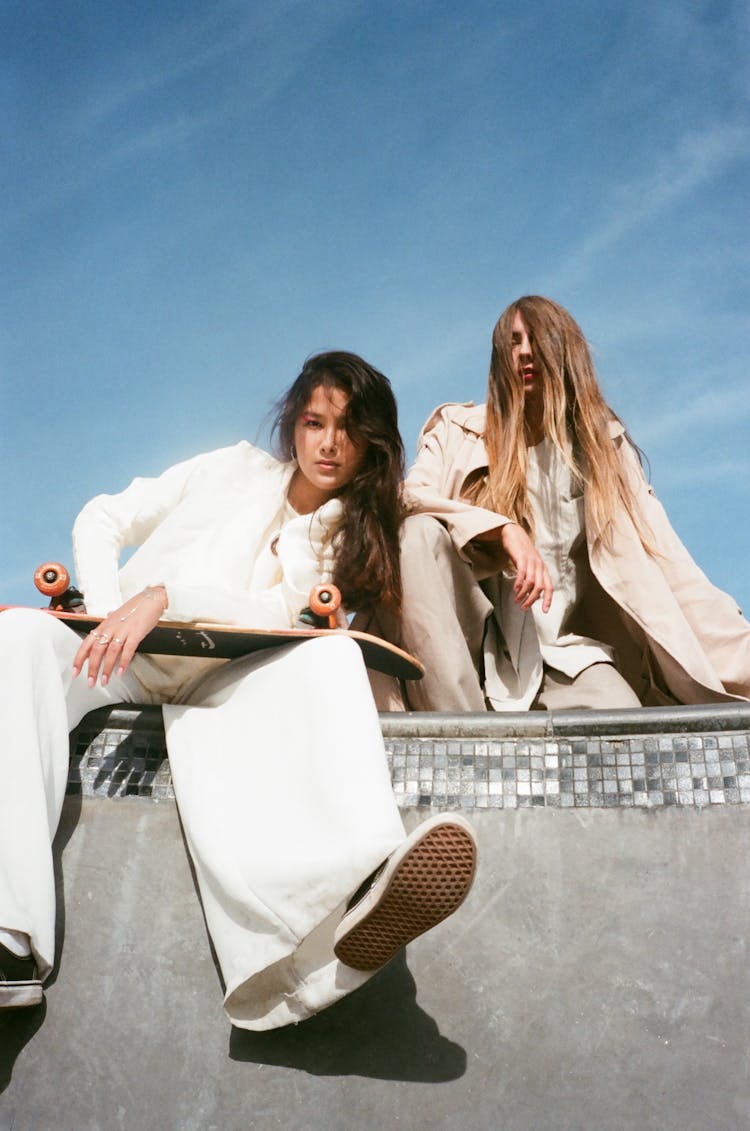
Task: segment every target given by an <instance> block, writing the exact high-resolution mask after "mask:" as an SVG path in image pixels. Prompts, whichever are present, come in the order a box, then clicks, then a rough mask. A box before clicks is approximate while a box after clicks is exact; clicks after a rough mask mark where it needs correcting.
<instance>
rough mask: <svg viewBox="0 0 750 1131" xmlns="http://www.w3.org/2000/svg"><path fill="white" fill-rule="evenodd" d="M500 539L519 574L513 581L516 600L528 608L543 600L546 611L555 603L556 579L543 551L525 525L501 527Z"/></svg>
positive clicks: (510, 524) (523, 607) (543, 608)
mask: <svg viewBox="0 0 750 1131" xmlns="http://www.w3.org/2000/svg"><path fill="white" fill-rule="evenodd" d="M500 542H501V543H502V547H503V549H504V550H505V553H506V554H507V555H508V557H509V559H510V561H511V564H512V565H513V568H514V569H515V573H516V580H515V581H514V582H513V592H514V594H515V597H514V600H515V602H516V604H517V605H520V606H521V608H522V609H523V610H524V611H526V609H530V608H531V606H532V605H533V604H534V602H535V601H538V600H539V598H540V597H541V599H542V612H543V613H547V612H549V608H550V605H551V604H552V593H553V588H552V578H551V577H550V575H549V571H548V570H547V567H546V565H545V564H544V562H543V561H542V559H541V558H540V557H539V552H538V550H537V548H536V546H535V545H534V543H533V542H532V541H531V538H529V536H528V534H527V533H526V531H525V530H524V529H523V527H522V526H519V525H518V524H517V523H515V522H506V523H505V525H504V526H501V527H500Z"/></svg>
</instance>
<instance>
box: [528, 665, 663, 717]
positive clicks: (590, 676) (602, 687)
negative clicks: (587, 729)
mask: <svg viewBox="0 0 750 1131" xmlns="http://www.w3.org/2000/svg"><path fill="white" fill-rule="evenodd" d="M640 706H641V702H640V700H639V698H638V696H637V695H636V693H635V692H634V691H633V689H632V687H631V686H630V684H629V683H628V682H627V681H626V680H625V679H624V678H623V677H622V676H621V675H620V673H619V672H618V670H617V668H615V667H614V665H613V664H591V665H590V667H588V668H584V669H583V671H582V672H581V673H580V674H579V675H577V676H567V675H563V674H562V672H557V671H554V669H552V668H547V667H545V669H544V677H543V680H542V686H541V688H540V690H539V694H538V695H537V697H536V699H535V700H534V703H533V704H532V710H534V711H574V710H587V709H591V710H600V711H604V710H608V711H619V710H621V709H623V708H625V707H640Z"/></svg>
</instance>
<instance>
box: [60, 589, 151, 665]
mask: <svg viewBox="0 0 750 1131" xmlns="http://www.w3.org/2000/svg"><path fill="white" fill-rule="evenodd" d="M152 592H154V591H153V590H144V592H143V593H139V594H138V596H136V597H131V599H130V600H129V601H126V602H125V604H124V605H123V606H122V607H121V608H119V609H116V610H115V612H113V613H110V614H109V616H106V617H105V618H104V620H103V621H102V622H101V624H100V625H99V626H98V627H97V628H95V629H93V631H92V632H90V633H89V634H88V636H86V637H85V639H84V640H83V641H82V643H81V646H80V648H79V649H78V651H77V652H76V655H75V658H74V660H73V676H74V677H75V676H77V675H79V674H80V672H81V671H82V670H83V667H84V664H85V665H86V667H87V673H86V682H87V683H88V685H89V687H93V686H94V684H95V683H96V681H97V679H101V683H102V686H104V687H106V685H107V684H108V683H109V680H110V678H111V676H112V673H113V672H116V673H117V675H123V674H124V673H125V672H126V671H127V669H128V667H129V665H130V662H131V660H132V659H133V656H134V655H135V653H136V651H137V649H138V645H139V644H140V642H141V641H142V640H143V638H144V637H145V636H147V635H148V633H149V632H150V631H151V629H152V628H153V627H154V626H155V625H156V624H157V622H158V621H159V619H160V617H161V614H162V611H163V609H164V604H163V603H162V602H161V601H160V600H153V599H150V594H151V593H152Z"/></svg>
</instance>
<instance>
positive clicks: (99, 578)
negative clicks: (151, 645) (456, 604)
mask: <svg viewBox="0 0 750 1131" xmlns="http://www.w3.org/2000/svg"><path fill="white" fill-rule="evenodd" d="M295 468H296V464H295V463H279V461H278V460H276V459H274V458H273V457H272V456H270V455H268V454H267V453H266V452H263V451H261V450H260V449H259V448H255V447H253V446H252V445H251V444H249V443H247V442H246V441H244V440H243V441H241V442H240V443H239V444H236V445H234V446H233V447H228V448H221V449H219V450H218V451H214V452H208V453H206V454H203V455H199V456H195V457H194V458H193V459H188V460H185V461H184V462H182V463H178V464H175V465H174V466H173V467H170V468H169V469H168V470H167V471H165V472H164V473H163V474H162V475H160V476H158V477H156V478H149V479H134V480H133V482H132V483H131V484H130V486H129V487H127V488H126V489H125V490H124V491H122V492H120V494H117V495H97V496H96V498H94V499H92V500H91V501H90V502H89V503H87V504H86V506H85V507H84V508H83V510H82V511H81V513H80V514H79V515H78V518H77V519H76V521H75V524H74V527H73V552H74V558H75V565H76V573H77V576H78V583H79V585H80V587H81V589H82V590H83V593H84V597H85V600H86V607H87V609H88V611H89V612H90V613H91V614H93V615H97V616H103V615H105V614H106V613H108V612H111V611H112V610H113V609H116V608H118V607H119V606H120V605H122V604H123V602H124V601H126V600H128V598H129V597H131V596H133V595H134V594H135V593H138V592H140V591H141V590H142V589H143V588H144V587H145V586H147V585H157V584H161V585H165V586H166V589H167V595H168V598H169V607H168V610H167V612H166V614H165V617H166V619H169V620H178V621H209V622H214V623H225V624H232V623H233V624H239V625H242V626H245V627H252V628H287V627H291V626H292V625H294V623H295V622H296V620H297V615H298V613H299V611H300V609H301V608H303V607H304V606H305V605H306V604H307V603H308V598H309V593H310V589H311V588H312V586H313V585H315V584H317V583H318V582H319V581H321V580H323V581H326V580H329V579H330V570H331V568H332V565H333V548H332V545H331V539H332V537H333V535H334V534H335V531H336V529H337V526H338V521H339V519H340V516H341V503H340V502H339V501H338V499H331V500H329V501H328V502H327V503H325V504H324V505H323V506H322V507H320V508H319V509H318V510H317V511H315V512H314V513H313V514H312V515H299V516H296V517H293V518H292V519H291V520H290V521H288V522H287V523H286V525H284V527H283V530H282V529H281V523H282V520H283V514H284V506H285V503H286V492H287V489H288V486H289V482H290V480H291V477H292V474H293V472H294V470H295ZM275 533H279V541H278V547H277V555H278V558H277V560H276V559H274V560H273V564H272V568H271V570H270V572H269V567H268V563H267V562H266V563H265V565H263V564H262V563H260V562H259V559H260V558H261V557H263V552H264V550H265V551H266V556H267V547H268V544H269V542H270V540H271V539H272V538H273V537H274V534H275ZM132 545H135V546H137V547H138V549H137V550H136V551H135V553H134V554H133V555H132V557H131V558H130V559H129V560H128V561H127V562H126V563H125V565H124V566H123V567H122V569H119V568H118V567H119V558H120V554H121V552H122V550H123V548H124V547H125V546H132ZM261 566H262V568H261ZM269 581H270V582H271V584H269Z"/></svg>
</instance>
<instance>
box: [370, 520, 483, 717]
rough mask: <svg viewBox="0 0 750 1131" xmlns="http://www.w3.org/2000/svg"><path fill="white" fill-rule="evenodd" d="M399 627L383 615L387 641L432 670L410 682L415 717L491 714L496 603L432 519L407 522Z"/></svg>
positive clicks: (427, 670)
mask: <svg viewBox="0 0 750 1131" xmlns="http://www.w3.org/2000/svg"><path fill="white" fill-rule="evenodd" d="M401 580H402V585H403V608H402V613H401V620H400V624H399V623H398V622H397V621H396V619H395V618H391V621H390V622H388V623H387V618H385V617H382V616H381V614H380V613H379V614H378V618H379V623H382V627H383V628H384V630H385V634H386V635H387V638H388V639H393V640H394V643H396V644H399V645H400V646H401V647H402V648H405V649H406V651H407V652H411V653H412V654H413V655H414V656H416V657H417V658H418V659H419V660H421V661H422V663H423V664H424V667H425V674H424V678H423V679H420V680H410V681H409V682H408V683H407V684H406V695H407V697H408V701H409V702H408V705H409V707H410V708H411V710H413V711H448V712H456V713H461V712H463V711H485V710H486V709H487V707H486V703H485V699H484V691H483V689H482V685H481V679H480V674H479V673H480V671H481V665H482V643H483V640H484V632H485V625H486V621H487V617H488V616H489V615H490V614H491V612H492V604H491V602H490V601H489V600H488V599H487V597H486V596H485V594H484V593H483V592H482V590H481V589H480V587H479V585H478V583H477V581H476V580H475V578H474V574H473V572H472V570H471V567H470V566H469V565H468V564H467V563H466V562H465V561H463V560H462V559H461V558H460V557H459V556H458V554H457V552H456V549H455V547H454V545H453V542H452V541H451V537H450V534H449V533H448V531H447V530H446V529H445V527H444V526H443V525H442V524H441V523H440V522H438V521H437V519H435V518H431V517H430V516H429V515H412V516H411V517H410V518H407V519H406V521H405V523H404V526H403V532H402V535H401Z"/></svg>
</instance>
